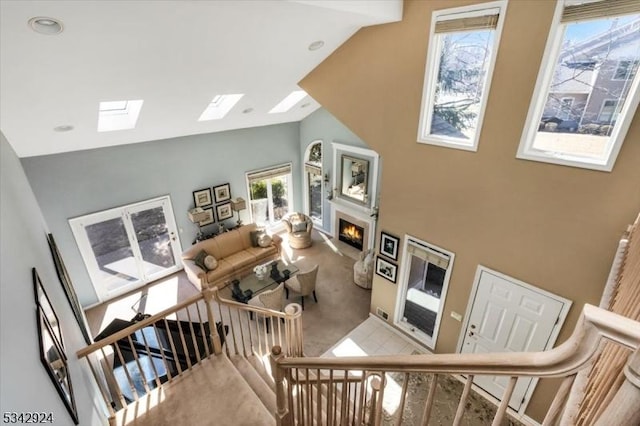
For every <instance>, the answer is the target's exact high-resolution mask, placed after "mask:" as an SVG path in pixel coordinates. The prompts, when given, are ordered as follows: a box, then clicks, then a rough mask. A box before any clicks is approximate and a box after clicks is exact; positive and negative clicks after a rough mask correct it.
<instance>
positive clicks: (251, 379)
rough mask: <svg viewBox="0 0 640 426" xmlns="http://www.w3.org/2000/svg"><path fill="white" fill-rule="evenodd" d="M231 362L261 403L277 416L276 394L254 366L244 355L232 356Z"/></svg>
mask: <svg viewBox="0 0 640 426" xmlns="http://www.w3.org/2000/svg"><path fill="white" fill-rule="evenodd" d="M231 362H232V363H233V365H235V366H236V368H237V369H238V371H239V372H240V375H242V377H243V378H244V379H245V380H246V381H247V383H248V384H249V386H250V387H251V389H253V391H254V392H255V394H256V395H257V396H258V398H260V401H262V403H263V404H264V406H265V407H266V408H267V410H269V412H270V413H271V414H272V415H273V416H275V413H276V410H277V404H276V394H275V392H274V390H273V389H272V388H271V387H270V386H269V385H268V384H267V383H266V382H265V380H264V379H263V378H262V377H261V375H260V374H259V373H258V371H257V370H256V369H255V368H254V366H253V365H252V364H251V363H250V362H249V361H248V360H247V358H245V357H244V356H242V355H232V356H231Z"/></svg>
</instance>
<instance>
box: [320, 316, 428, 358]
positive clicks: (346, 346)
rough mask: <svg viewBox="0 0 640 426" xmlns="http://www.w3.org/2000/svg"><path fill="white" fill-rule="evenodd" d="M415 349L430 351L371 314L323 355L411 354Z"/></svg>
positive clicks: (424, 351) (422, 351)
mask: <svg viewBox="0 0 640 426" xmlns="http://www.w3.org/2000/svg"><path fill="white" fill-rule="evenodd" d="M415 351H418V352H421V353H428V352H427V351H426V350H425V349H424V348H422V347H421V346H419V345H417V344H416V343H412V341H411V340H410V339H409V338H408V337H403V336H402V335H400V334H399V333H398V332H395V331H393V330H392V329H391V327H390V326H388V325H386V324H385V323H384V322H383V321H382V320H381V319H378V318H377V317H375V316H372V315H370V316H369V318H367V319H366V320H365V321H363V322H362V323H360V325H358V326H357V327H356V328H354V329H353V330H351V331H350V332H349V333H348V334H347V335H346V336H344V337H343V338H342V339H340V340H339V341H338V343H336V344H335V345H333V346H332V347H331V348H330V349H329V350H327V351H326V352H325V353H324V354H323V355H322V356H325V357H335V356H366V355H391V354H395V355H399V354H404V355H409V354H411V353H414V352H415Z"/></svg>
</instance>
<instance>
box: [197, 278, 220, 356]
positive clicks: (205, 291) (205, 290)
mask: <svg viewBox="0 0 640 426" xmlns="http://www.w3.org/2000/svg"><path fill="white" fill-rule="evenodd" d="M214 291H218V287H214V288H213V289H211V288H209V287H202V297H203V298H204V305H205V306H206V308H207V321H208V322H209V333H210V334H209V339H210V341H211V346H213V353H214V354H216V355H220V354H221V353H222V344H221V343H220V335H219V334H218V327H217V325H216V317H215V316H214V314H213V308H212V307H211V303H212V302H213V292H214Z"/></svg>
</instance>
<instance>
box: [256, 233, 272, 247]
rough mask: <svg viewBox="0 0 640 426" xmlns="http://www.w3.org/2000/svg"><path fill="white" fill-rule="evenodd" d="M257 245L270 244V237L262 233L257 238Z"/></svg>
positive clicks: (267, 245) (265, 245) (264, 245)
mask: <svg viewBox="0 0 640 426" xmlns="http://www.w3.org/2000/svg"><path fill="white" fill-rule="evenodd" d="M258 245H259V246H260V247H269V246H270V245H271V237H270V236H268V235H267V234H262V235H260V237H259V238H258Z"/></svg>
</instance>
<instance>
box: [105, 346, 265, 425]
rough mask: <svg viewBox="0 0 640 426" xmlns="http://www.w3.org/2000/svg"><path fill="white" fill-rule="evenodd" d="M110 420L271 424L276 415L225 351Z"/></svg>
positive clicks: (156, 423) (133, 422)
mask: <svg viewBox="0 0 640 426" xmlns="http://www.w3.org/2000/svg"><path fill="white" fill-rule="evenodd" d="M110 424H116V425H134V424H135V425H136V426H174V425H190V426H207V425H212V424H215V425H216V426H236V425H246V426H274V425H275V424H276V423H275V419H274V418H273V416H272V413H271V412H269V411H268V410H267V408H266V407H265V406H264V405H263V403H262V401H261V400H260V399H259V398H258V396H257V395H256V394H255V393H254V391H253V390H252V389H251V387H250V386H249V384H248V383H247V382H246V381H245V379H244V378H243V377H242V375H240V373H239V372H238V370H237V369H236V368H235V367H234V365H233V364H232V363H231V361H230V360H229V358H227V357H226V356H225V355H218V356H213V357H211V358H208V359H204V360H202V361H201V362H200V364H198V365H195V366H194V367H193V368H192V369H191V370H190V371H187V372H183V373H182V375H180V376H179V377H177V378H174V380H173V381H171V382H167V383H164V384H163V385H162V386H160V387H159V388H156V389H153V390H152V391H151V392H150V393H148V394H147V395H145V396H144V397H142V398H140V400H138V401H137V402H134V403H132V404H129V405H128V406H127V407H126V408H124V409H123V410H120V411H119V412H118V413H116V418H115V419H113V420H112V421H111V422H110Z"/></svg>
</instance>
